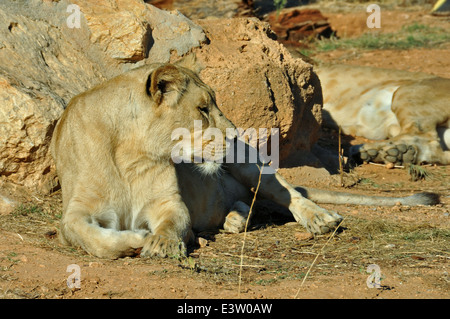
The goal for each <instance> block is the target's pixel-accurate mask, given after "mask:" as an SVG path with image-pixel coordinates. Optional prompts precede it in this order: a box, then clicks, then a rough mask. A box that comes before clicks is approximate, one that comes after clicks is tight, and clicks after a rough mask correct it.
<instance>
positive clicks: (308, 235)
mask: <svg viewBox="0 0 450 319" xmlns="http://www.w3.org/2000/svg"><path fill="white" fill-rule="evenodd" d="M294 237H295V239H296V240H310V239H312V238H313V235H312V234H311V233H307V232H296V233H295V234H294Z"/></svg>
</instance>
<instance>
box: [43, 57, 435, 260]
mask: <svg viewBox="0 0 450 319" xmlns="http://www.w3.org/2000/svg"><path fill="white" fill-rule="evenodd" d="M192 64H193V62H192V59H184V60H181V61H180V62H178V63H176V64H151V65H146V66H143V67H140V68H137V69H134V70H132V71H129V72H127V73H125V74H123V75H120V76H118V77H116V78H114V79H111V80H109V81H107V82H105V83H103V84H101V85H99V86H97V87H95V88H93V89H91V90H89V91H87V92H85V93H83V94H80V95H78V96H76V97H74V98H73V99H72V101H71V102H70V103H69V105H68V106H67V109H66V110H65V112H64V114H63V116H62V118H61V119H60V121H59V122H58V124H57V126H56V128H55V131H54V134H53V139H52V145H51V150H52V155H53V157H54V160H55V163H56V169H57V173H58V175H59V178H60V183H61V187H62V196H63V217H62V221H61V238H62V240H63V242H65V243H69V244H73V245H77V246H81V247H82V248H83V249H85V250H86V251H87V252H89V253H91V254H93V255H96V256H99V257H107V258H117V257H122V256H127V255H132V254H133V253H134V252H135V249H137V248H140V247H142V250H141V256H163V257H164V256H168V255H179V254H184V253H186V244H188V243H189V241H190V240H192V239H193V238H194V232H199V231H203V230H210V229H214V228H219V227H221V226H222V225H223V227H224V229H225V230H227V231H230V232H237V231H241V230H242V228H243V227H242V225H243V224H244V222H245V220H246V217H247V215H248V213H249V206H248V204H249V203H250V201H251V199H252V197H253V194H252V192H251V188H252V187H255V186H256V185H257V183H258V178H259V176H260V169H259V167H262V163H260V162H259V163H258V164H255V163H250V162H248V161H247V162H246V163H243V164H238V163H236V161H235V162H233V163H225V164H219V163H216V162H210V161H204V162H199V163H180V164H177V165H175V164H174V162H173V158H172V157H171V153H172V150H173V148H174V146H175V145H176V143H177V141H174V140H172V138H171V134H172V132H173V130H174V129H176V128H179V127H183V128H187V129H189V130H190V131H191V132H193V126H194V123H193V122H194V120H198V121H202V125H203V129H207V128H211V127H214V128H218V129H220V131H221V132H222V133H223V140H222V141H217V143H219V144H224V145H225V144H226V143H227V142H229V140H231V139H234V138H235V135H233V134H228V136H227V135H226V133H227V131H229V130H227V128H228V129H230V128H231V129H233V130H232V131H234V125H233V124H232V123H231V122H230V121H228V120H227V119H226V117H225V116H224V115H223V114H222V112H221V111H220V110H219V109H218V108H217V105H216V103H215V96H214V92H213V91H212V90H211V89H210V88H209V87H208V86H207V85H206V84H204V83H203V82H202V81H201V80H200V78H199V77H198V75H197V74H196V73H195V72H194V71H192V70H190V69H189V68H188V67H191V66H192ZM208 143H209V142H208ZM206 144H207V143H206V142H205V143H203V144H202V146H201V147H202V148H206V146H207V145H206ZM235 145H236V144H235ZM247 146H248V145H247ZM187 153H188V154H184V155H185V156H189V157H192V156H193V154H194V153H195V149H194V147H193V148H192V150H191V151H188V152H187ZM235 154H236V152H235ZM247 154H248V152H247ZM199 168H200V169H199ZM301 193H303V194H304V195H306V196H309V197H311V198H312V199H314V200H317V201H322V202H335V203H347V202H349V203H350V202H353V203H362V204H364V203H365V204H377V205H380V204H383V202H382V201H384V204H388V205H392V204H394V203H396V202H398V201H400V202H403V203H405V204H409V205H414V204H432V203H434V202H435V198H434V197H433V196H429V195H414V196H410V197H406V198H400V199H399V198H378V199H377V198H369V197H363V196H358V195H354V196H353V197H352V196H349V195H346V194H336V193H332V192H328V191H318V190H307V189H304V188H298V189H297V190H296V189H295V188H294V187H292V186H291V185H289V184H288V183H287V182H286V181H285V180H284V179H283V178H282V177H281V176H280V175H279V174H277V173H272V174H262V175H261V183H260V188H259V192H258V195H261V196H263V197H265V198H268V199H271V200H273V201H275V202H277V203H279V204H281V205H283V206H285V207H287V208H288V209H289V210H290V211H291V212H292V214H293V216H294V217H295V219H296V220H297V221H298V222H299V223H301V224H302V225H303V226H304V227H306V229H307V230H308V231H310V232H312V233H324V232H327V231H330V230H331V229H333V228H334V227H336V225H337V224H338V223H339V222H340V221H341V219H342V218H341V216H339V215H338V214H337V213H334V212H328V211H326V210H325V209H322V208H320V207H319V206H317V205H316V204H315V203H313V202H312V201H310V200H308V199H306V198H305V197H303V196H302V194H301ZM246 203H247V204H246Z"/></svg>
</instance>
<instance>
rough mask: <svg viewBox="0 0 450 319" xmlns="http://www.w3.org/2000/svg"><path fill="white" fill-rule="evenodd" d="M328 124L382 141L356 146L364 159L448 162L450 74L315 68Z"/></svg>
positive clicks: (327, 67)
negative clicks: (446, 77) (444, 75)
mask: <svg viewBox="0 0 450 319" xmlns="http://www.w3.org/2000/svg"><path fill="white" fill-rule="evenodd" d="M316 71H317V74H318V75H319V78H320V81H321V84H322V90H323V96H324V113H325V116H324V118H325V120H326V121H327V124H328V125H331V126H340V127H341V128H342V131H343V132H344V133H345V134H350V135H356V136H363V137H366V138H368V139H372V140H381V141H380V142H374V143H368V144H365V145H363V146H362V147H360V148H357V149H356V150H357V153H358V154H357V155H358V156H361V158H362V159H363V160H365V161H369V160H370V161H374V162H381V163H390V162H391V163H396V164H404V163H424V162H427V163H440V164H450V152H449V151H448V149H449V148H450V138H449V137H450V105H449V103H450V79H445V78H439V77H435V76H431V75H428V74H422V73H410V72H405V71H397V70H386V69H377V68H371V67H358V66H350V65H322V66H319V67H317V69H316Z"/></svg>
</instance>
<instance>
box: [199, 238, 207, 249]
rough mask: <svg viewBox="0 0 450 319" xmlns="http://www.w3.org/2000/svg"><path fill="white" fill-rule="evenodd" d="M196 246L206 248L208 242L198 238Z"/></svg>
mask: <svg viewBox="0 0 450 319" xmlns="http://www.w3.org/2000/svg"><path fill="white" fill-rule="evenodd" d="M198 244H199V245H200V247H201V248H203V247H206V246H207V245H208V241H207V240H206V239H205V238H202V237H198Z"/></svg>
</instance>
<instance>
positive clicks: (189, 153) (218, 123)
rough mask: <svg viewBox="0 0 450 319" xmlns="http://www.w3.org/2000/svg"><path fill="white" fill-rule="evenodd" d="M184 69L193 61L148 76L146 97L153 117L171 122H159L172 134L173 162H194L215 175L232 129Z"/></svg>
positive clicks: (210, 94) (193, 74)
mask: <svg viewBox="0 0 450 319" xmlns="http://www.w3.org/2000/svg"><path fill="white" fill-rule="evenodd" d="M186 60H187V62H186ZM187 66H188V67H189V66H192V59H190V58H188V59H184V60H181V62H178V63H176V64H162V65H160V66H158V67H156V68H155V69H154V70H153V71H152V72H151V74H150V75H149V76H148V80H147V83H146V90H147V94H148V95H149V96H150V97H151V99H152V100H153V102H154V107H155V114H156V116H158V117H160V118H161V119H163V118H169V119H172V121H166V120H163V121H162V122H161V123H166V125H167V126H166V127H165V128H163V129H164V130H167V129H170V130H171V133H170V136H171V140H172V143H171V144H172V149H171V158H172V160H173V161H174V162H175V163H180V162H193V163H196V164H197V165H198V166H199V167H200V168H201V170H202V171H203V172H204V173H215V172H216V171H217V170H218V169H219V168H220V163H222V161H223V158H224V156H225V154H226V150H227V145H229V143H228V140H229V139H233V138H235V137H236V130H235V126H234V125H233V124H232V123H231V122H230V121H229V120H228V119H227V118H226V117H225V116H224V114H223V113H222V112H221V111H220V110H219V108H218V107H217V105H216V101H215V94H214V91H213V90H212V89H211V88H210V87H209V86H207V85H206V84H205V83H203V81H202V80H201V79H200V78H199V76H198V74H197V73H196V72H195V71H193V70H191V69H190V68H188V67H187ZM173 142H175V144H173Z"/></svg>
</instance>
